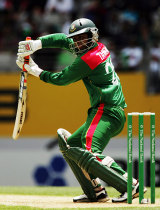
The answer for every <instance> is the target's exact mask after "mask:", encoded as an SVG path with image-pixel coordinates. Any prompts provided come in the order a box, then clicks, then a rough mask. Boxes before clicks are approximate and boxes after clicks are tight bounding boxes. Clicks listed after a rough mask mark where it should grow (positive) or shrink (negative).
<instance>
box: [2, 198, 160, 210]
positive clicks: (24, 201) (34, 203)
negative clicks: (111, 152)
mask: <svg viewBox="0 0 160 210" xmlns="http://www.w3.org/2000/svg"><path fill="white" fill-rule="evenodd" d="M0 205H7V206H30V207H39V208H44V209H45V208H92V207H94V208H96V207H103V208H104V207H125V206H128V205H129V206H135V207H137V206H139V204H138V198H137V199H134V200H133V204H127V203H119V204H114V203H112V202H111V200H109V201H108V202H106V203H96V202H95V203H73V202H72V197H59V196H35V195H0ZM140 206H147V207H149V206H150V207H160V199H156V204H141V205H140Z"/></svg>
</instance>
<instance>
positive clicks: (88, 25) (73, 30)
mask: <svg viewBox="0 0 160 210" xmlns="http://www.w3.org/2000/svg"><path fill="white" fill-rule="evenodd" d="M88 32H91V33H95V32H96V33H97V32H98V29H97V28H96V26H95V24H94V23H93V22H92V21H91V20H89V19H86V18H80V19H77V20H75V21H74V22H73V23H72V24H71V26H70V28H69V35H68V36H67V37H68V38H71V37H73V36H76V35H79V34H83V33H88ZM97 39H98V37H97Z"/></svg>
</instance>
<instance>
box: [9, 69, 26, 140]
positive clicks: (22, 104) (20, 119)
mask: <svg viewBox="0 0 160 210" xmlns="http://www.w3.org/2000/svg"><path fill="white" fill-rule="evenodd" d="M26 99H27V72H23V71H22V72H21V76H20V84H19V98H18V108H17V114H16V120H15V125H14V129H13V135H12V137H13V139H14V140H16V139H18V137H19V134H20V132H21V129H22V126H23V124H24V120H25V115H26Z"/></svg>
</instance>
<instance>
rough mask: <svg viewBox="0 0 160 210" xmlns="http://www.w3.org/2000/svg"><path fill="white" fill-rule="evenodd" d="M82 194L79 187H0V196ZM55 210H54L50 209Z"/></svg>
mask: <svg viewBox="0 0 160 210" xmlns="http://www.w3.org/2000/svg"><path fill="white" fill-rule="evenodd" d="M106 189H107V192H108V194H109V196H110V197H116V196H118V195H119V193H118V192H117V191H116V190H115V189H113V188H111V187H106ZM81 193H82V190H81V188H80V187H21V186H20V187H9V186H8V187H3V186H1V187H0V194H1V195H4V194H5V195H40V196H71V197H74V196H76V195H80V194H81ZM145 198H149V199H150V189H148V191H147V193H146V194H145ZM156 199H160V188H156ZM0 209H4V210H36V209H37V210H41V209H42V208H34V207H27V206H5V205H0ZM52 209H55V208H52ZM62 209H67V210H68V209H74V210H75V208H62ZM76 209H79V210H82V209H87V210H90V209H92V210H97V209H98V210H100V209H103V210H104V209H110V210H112V209H115V210H122V209H124V210H136V209H145V210H149V209H154V210H160V206H159V207H147V205H146V206H145V207H140V206H139V207H133V206H132V205H130V206H127V207H118V206H117V207H114V208H113V207H106V208H76Z"/></svg>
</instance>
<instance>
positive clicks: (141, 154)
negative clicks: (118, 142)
mask: <svg viewBox="0 0 160 210" xmlns="http://www.w3.org/2000/svg"><path fill="white" fill-rule="evenodd" d="M132 116H138V117H139V123H138V124H139V126H138V127H139V203H140V204H141V203H142V200H143V199H144V121H143V120H144V116H150V187H151V203H152V204H154V203H155V113H151V112H144V113H139V112H132V113H128V116H127V172H128V183H127V195H128V197H127V202H128V203H129V204H131V203H132V166H133V161H132Z"/></svg>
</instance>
